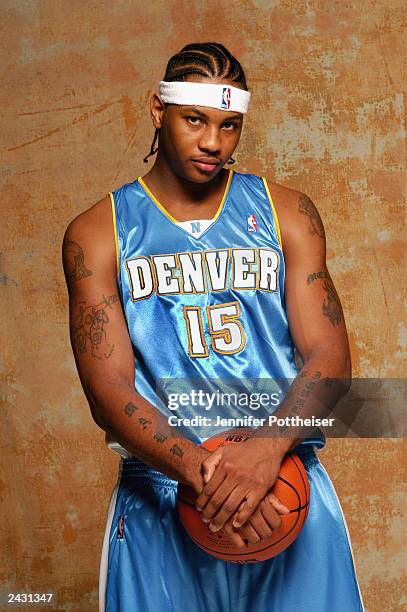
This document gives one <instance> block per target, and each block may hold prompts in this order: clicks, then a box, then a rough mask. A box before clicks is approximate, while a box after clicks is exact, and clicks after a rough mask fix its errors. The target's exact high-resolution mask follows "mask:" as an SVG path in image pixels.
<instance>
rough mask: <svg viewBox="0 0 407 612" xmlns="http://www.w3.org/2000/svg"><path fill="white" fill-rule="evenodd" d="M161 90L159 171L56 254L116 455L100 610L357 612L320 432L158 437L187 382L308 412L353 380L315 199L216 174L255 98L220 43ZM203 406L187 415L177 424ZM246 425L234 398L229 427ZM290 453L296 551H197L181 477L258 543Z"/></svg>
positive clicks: (78, 225)
mask: <svg viewBox="0 0 407 612" xmlns="http://www.w3.org/2000/svg"><path fill="white" fill-rule="evenodd" d="M158 91H159V93H157V94H154V95H153V96H152V98H151V117H152V121H153V124H154V127H155V137H154V140H153V143H152V146H151V151H150V154H149V155H148V156H147V158H146V161H147V160H148V158H149V157H150V156H152V155H154V154H155V153H157V158H156V160H155V162H154V165H153V166H152V168H151V170H150V171H149V172H148V173H147V174H146V175H145V176H144V177H143V178H138V179H137V180H135V181H133V182H131V183H129V184H127V185H124V186H123V187H121V188H119V189H117V190H116V191H114V192H113V193H112V194H110V197H106V198H104V199H103V200H101V201H100V202H98V203H97V204H95V205H94V206H93V207H92V208H90V209H89V210H87V211H85V212H84V213H82V214H81V215H79V216H78V217H76V218H75V219H74V220H73V221H72V222H71V223H70V224H69V226H68V228H67V230H66V233H65V237H64V244H63V260H64V269H65V274H66V279H67V285H68V290H69V304H70V330H71V340H72V346H73V351H74V355H75V359H76V363H77V367H78V372H79V375H80V379H81V382H82V385H83V389H84V392H85V394H86V396H87V399H88V401H89V405H90V408H91V411H92V415H93V418H94V420H95V422H96V423H97V424H98V425H99V426H100V427H101V428H102V429H103V430H105V432H106V435H107V441H108V444H109V446H110V447H111V448H112V449H114V450H116V451H117V452H119V453H120V454H121V456H122V460H121V465H120V474H119V480H118V483H117V485H116V487H115V489H114V491H113V495H112V499H111V503H110V508H109V514H108V522H107V527H106V533H105V539H104V544H103V552H102V560H101V568H100V582H99V591H100V610H101V611H105V610H106V612H114V611H117V612H118V611H119V610H120V611H121V612H136V611H139V610H140V611H141V610H143V611H149V612H165V611H177V612H184V611H187V610H188V611H191V612H204V611H205V612H207V611H208V610H210V611H211V612H229V611H231V610H233V611H234V612H247V611H249V610H250V611H254V612H263V611H266V610H267V611H275V612H277V611H278V612H293V610H296V609H299V610H301V611H302V612H343V611H344V610H346V611H347V612H356V611H359V610H362V609H363V604H362V600H361V596H360V592H359V588H358V583H357V579H356V574H355V569H354V563H353V558H352V552H351V546H350V542H349V536H348V532H347V527H346V523H345V519H344V517H343V514H342V511H341V507H340V505H339V502H338V499H337V497H336V494H335V491H334V488H333V486H332V483H331V481H330V479H329V477H328V475H327V473H326V471H325V469H324V468H323V466H322V465H321V463H320V461H319V459H318V456H317V453H316V452H315V451H316V450H317V449H318V448H321V447H322V446H323V445H324V443H325V440H324V438H323V436H322V435H321V436H318V435H317V436H314V437H309V436H308V437H307V436H305V435H304V434H303V432H302V431H300V430H298V431H296V433H295V435H294V436H291V437H287V436H283V435H281V437H280V436H279V437H278V438H275V437H273V438H271V437H269V436H267V435H266V434H265V430H264V428H263V430H262V428H259V429H258V430H256V432H255V434H254V435H253V437H252V438H250V439H249V440H247V441H246V442H245V443H244V444H243V445H242V444H240V445H231V446H229V447H226V448H223V449H221V450H219V451H215V452H214V453H212V454H211V453H209V451H206V450H205V449H204V448H203V447H201V446H200V443H201V442H202V441H203V440H204V439H205V438H206V437H209V435H211V433H214V432H211V431H210V430H209V429H205V428H199V427H188V426H186V427H184V428H183V429H182V428H174V427H171V426H170V425H169V421H168V418H169V417H170V416H172V415H173V414H174V413H173V412H172V411H171V410H170V409H169V408H168V404H166V402H165V400H166V398H168V397H169V395H170V393H172V392H173V391H174V389H178V390H180V389H182V382H180V381H182V380H184V379H192V378H194V379H196V380H205V381H210V380H212V379H214V380H221V379H230V378H232V379H235V380H236V381H237V380H239V381H240V380H249V379H261V380H270V381H276V380H283V379H285V380H291V381H293V382H292V385H291V386H290V388H289V393H288V394H287V396H286V399H285V400H284V402H283V403H282V404H281V405H280V406H279V410H280V411H281V414H284V411H286V413H287V414H291V413H293V409H294V408H297V409H299V412H298V410H297V413H298V414H307V411H309V410H310V405H311V404H312V403H313V402H314V403H315V405H316V403H317V401H318V398H317V397H316V395H315V394H313V391H312V389H313V387H314V385H315V382H316V381H319V380H324V379H325V380H327V379H330V380H333V379H349V378H350V356H349V347H348V341H347V335H346V328H345V322H344V318H343V312H342V309H341V305H340V301H339V298H338V295H337V293H336V291H335V288H334V285H333V283H332V280H331V278H330V275H329V272H328V270H327V267H326V262H325V236H324V228H323V224H322V221H321V219H320V216H319V214H318V212H317V209H316V207H315V205H314V204H313V203H312V201H311V200H310V199H309V198H308V197H307V196H306V195H304V194H303V193H300V192H297V191H295V190H291V189H288V188H285V187H282V186H280V185H277V184H275V183H273V182H271V181H267V180H266V179H262V178H261V177H258V176H255V175H252V174H242V173H239V172H233V171H232V170H231V169H230V168H229V169H227V164H228V163H231V162H233V160H232V157H231V156H232V154H233V152H234V150H235V148H236V147H237V144H238V142H239V138H240V134H241V130H242V124H243V117H244V115H245V113H246V112H247V110H248V105H249V97H250V94H249V92H248V88H247V84H246V80H245V75H244V72H243V70H242V67H241V66H240V64H239V62H238V61H237V60H236V59H235V58H234V57H233V56H232V55H231V54H230V53H229V51H228V50H227V49H225V47H223V46H222V45H220V44H216V43H207V44H192V45H188V46H186V47H185V48H184V49H182V50H181V51H180V52H179V53H177V54H176V55H175V56H173V57H172V58H171V59H170V61H169V63H168V65H167V70H166V73H165V76H164V79H163V81H162V82H161V83H160V87H159V90H158ZM156 145H157V146H156ZM225 166H226V167H225ZM294 347H296V348H297V350H298V353H299V355H300V356H301V358H302V360H303V365H302V367H299V366H297V365H296V363H295V360H294ZM177 385H178V386H177ZM272 410H273V409H271V408H270V409H269V411H270V412H271V411H272ZM203 411H204V409H203V407H202V405H199V404H196V403H195V404H193V403H192V402H191V403H189V404H187V405H185V403H184V405H181V406H180V407H179V410H178V412H177V416H178V417H182V416H188V417H193V416H199V415H201V416H202V414H203ZM244 414H246V415H248V414H250V409H249V408H247V406H246V407H241V406H239V407H237V406H235V407H228V408H225V413H224V414H223V415H222V416H225V415H226V416H233V415H234V416H239V415H240V416H241V415H244ZM292 448H294V449H295V452H297V453H298V455H299V457H300V458H301V460H302V461H303V463H304V466H305V468H306V470H307V474H308V478H309V482H310V489H311V498H310V499H311V502H310V511H309V515H308V518H307V521H306V523H305V525H304V527H303V529H302V531H301V533H300V535H299V537H298V538H297V540H296V541H295V542H294V543H293V544H291V545H290V546H289V547H288V548H287V549H286V550H285V551H283V552H282V553H281V554H279V555H277V556H276V557H274V558H272V559H270V560H268V561H264V562H261V563H255V564H241V565H239V564H231V563H228V562H225V561H222V560H219V559H216V558H214V557H212V556H210V555H208V554H206V553H205V552H203V551H202V550H201V549H199V548H198V547H197V546H196V545H195V544H194V543H193V542H192V540H190V539H189V537H188V536H187V534H186V532H185V530H184V529H183V527H182V525H181V524H180V522H179V518H178V516H177V513H176V509H175V502H176V494H177V484H178V482H182V483H185V484H188V485H189V486H190V487H191V488H192V489H193V490H194V491H195V494H196V497H197V507H198V508H199V509H200V510H201V512H202V519H203V520H204V521H206V522H209V523H210V528H211V529H212V530H214V531H216V530H219V529H223V530H224V531H225V532H226V533H227V534H228V535H229V536H230V537H231V539H232V540H233V542H234V543H235V544H236V545H237V546H239V547H241V548H242V549H243V548H244V547H245V546H246V544H247V542H256V541H259V540H262V539H263V538H267V537H269V536H270V534H271V533H272V530H273V529H275V528H277V527H278V526H279V524H280V521H281V519H280V515H281V514H283V513H284V512H287V509H286V508H285V507H284V506H283V504H282V503H281V502H280V501H279V500H278V499H277V498H276V497H275V496H274V495H273V493H272V491H271V489H272V486H273V484H274V482H275V480H276V477H277V475H278V472H279V467H280V464H281V461H282V459H283V457H284V455H285V454H286V453H287V452H288V450H290V449H292Z"/></svg>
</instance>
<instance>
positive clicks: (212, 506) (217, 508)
mask: <svg viewBox="0 0 407 612" xmlns="http://www.w3.org/2000/svg"><path fill="white" fill-rule="evenodd" d="M283 457H284V455H281V453H279V452H278V450H276V449H274V448H273V444H272V442H271V441H270V439H265V438H249V439H247V440H245V442H242V443H239V444H231V445H229V446H222V447H219V448H217V449H216V450H215V451H213V452H212V453H211V454H210V455H209V456H208V457H207V458H206V459H205V460H204V461H203V462H202V464H201V467H202V472H203V479H204V483H205V484H204V488H203V489H202V491H201V492H200V494H199V495H198V497H197V498H196V502H195V503H196V508H197V510H199V511H200V512H201V513H202V514H201V517H202V520H203V521H204V522H205V523H208V524H209V525H208V526H209V529H210V530H211V531H213V532H216V531H219V530H220V529H222V530H223V531H224V532H225V533H226V534H227V535H228V536H229V538H230V539H231V540H232V542H233V543H234V544H235V545H236V546H237V547H239V548H244V547H246V542H245V540H247V541H248V542H249V543H250V544H254V543H256V542H259V541H260V540H262V539H266V538H269V537H270V536H271V535H272V532H273V530H274V529H278V527H279V526H280V525H281V518H280V514H287V513H288V512H289V510H288V508H286V507H285V506H284V504H283V503H282V502H281V501H280V500H279V499H278V498H277V496H276V495H275V494H274V493H272V492H271V491H270V489H271V488H272V487H273V485H274V483H275V481H276V479H277V476H278V474H279V472H280V465H281V462H282V460H283Z"/></svg>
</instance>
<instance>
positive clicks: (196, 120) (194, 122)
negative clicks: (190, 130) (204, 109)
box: [186, 115, 201, 125]
mask: <svg viewBox="0 0 407 612" xmlns="http://www.w3.org/2000/svg"><path fill="white" fill-rule="evenodd" d="M186 120H187V121H188V122H189V123H191V124H192V125H199V124H200V122H201V119H200V118H199V117H196V116H195V115H191V116H190V117H186Z"/></svg>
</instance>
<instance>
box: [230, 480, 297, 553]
mask: <svg viewBox="0 0 407 612" xmlns="http://www.w3.org/2000/svg"><path fill="white" fill-rule="evenodd" d="M244 503H245V502H243V503H242V504H241V505H240V507H239V509H238V510H240V509H242V508H243V506H244ZM288 513H289V510H288V509H287V508H286V507H285V506H284V505H283V504H282V502H281V501H280V500H279V499H278V497H277V496H276V495H275V494H274V493H271V492H269V493H267V495H266V496H265V497H264V498H263V499H262V500H261V502H260V503H259V504H258V506H257V508H256V509H255V511H254V512H253V514H252V515H251V517H250V519H249V520H248V521H246V523H245V524H244V525H242V526H241V527H240V529H236V528H235V527H233V521H234V518H235V516H236V515H234V516H232V518H230V519H229V520H228V521H227V522H226V523H225V526H224V527H223V530H222V531H224V532H225V533H226V534H227V535H228V537H229V539H230V540H231V541H232V542H233V544H234V545H235V546H237V547H238V548H246V547H247V546H248V544H256V543H259V542H261V541H262V540H267V539H268V538H270V537H271V535H272V534H273V530H276V529H278V528H279V527H280V525H281V519H280V514H288ZM246 542H247V543H246Z"/></svg>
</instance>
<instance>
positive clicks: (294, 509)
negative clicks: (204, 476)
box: [177, 429, 310, 563]
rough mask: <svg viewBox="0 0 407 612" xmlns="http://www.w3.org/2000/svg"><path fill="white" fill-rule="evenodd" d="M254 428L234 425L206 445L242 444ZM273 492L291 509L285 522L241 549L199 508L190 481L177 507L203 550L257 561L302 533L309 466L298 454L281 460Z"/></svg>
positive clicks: (182, 487) (180, 493) (211, 447)
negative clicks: (214, 528)
mask: <svg viewBox="0 0 407 612" xmlns="http://www.w3.org/2000/svg"><path fill="white" fill-rule="evenodd" d="M251 433H252V431H251V430H247V429H233V430H230V431H224V432H222V433H220V434H216V435H215V436H213V437H211V438H209V439H208V440H206V441H205V442H203V444H202V446H204V447H205V448H207V449H208V450H210V451H214V450H215V449H216V448H218V446H227V445H228V444H238V443H239V442H242V441H243V440H246V439H247V438H249V437H250V435H251ZM272 490H273V493H275V495H276V496H277V497H278V498H279V499H280V500H281V501H282V502H283V504H284V505H285V506H286V507H287V508H288V509H289V510H290V512H289V514H281V515H280V518H281V525H280V527H279V528H278V529H277V530H275V531H273V533H272V535H271V536H270V538H268V539H267V540H262V541H261V542H258V543H257V544H249V545H248V546H247V548H244V549H240V548H237V546H235V545H234V544H233V542H232V541H231V540H230V539H229V538H228V536H227V535H226V534H225V533H223V531H217V532H215V533H212V532H211V531H210V530H209V528H208V525H207V524H205V523H204V522H203V521H202V519H201V515H200V513H199V512H198V511H197V510H196V508H195V502H194V500H195V495H194V492H193V491H192V489H190V488H189V487H187V486H186V485H183V484H179V485H178V498H177V508H178V513H179V516H180V519H181V522H182V524H183V525H184V527H185V529H186V531H187V533H188V535H189V536H190V537H191V538H192V540H193V541H194V542H195V544H197V545H198V546H199V547H200V548H202V550H204V551H205V552H207V553H208V554H210V555H213V556H214V557H217V558H218V559H223V560H225V561H230V562H232V563H256V562H258V561H265V560H266V559H270V558H271V557H274V556H275V555H278V553H280V552H281V551H282V550H284V549H285V548H287V546H289V545H290V544H291V543H292V542H293V541H294V540H295V538H296V537H297V536H298V534H299V532H300V531H301V529H302V527H303V525H304V523H305V519H306V518H307V515H308V508H309V496H310V489H309V483H308V478H307V474H306V471H305V468H304V466H303V464H302V462H301V460H300V459H299V457H298V456H297V455H296V454H294V453H290V454H288V455H287V456H286V457H285V458H284V459H283V461H282V463H281V468H280V473H279V476H278V478H277V480H276V482H275V484H274V487H273V489H272Z"/></svg>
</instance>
